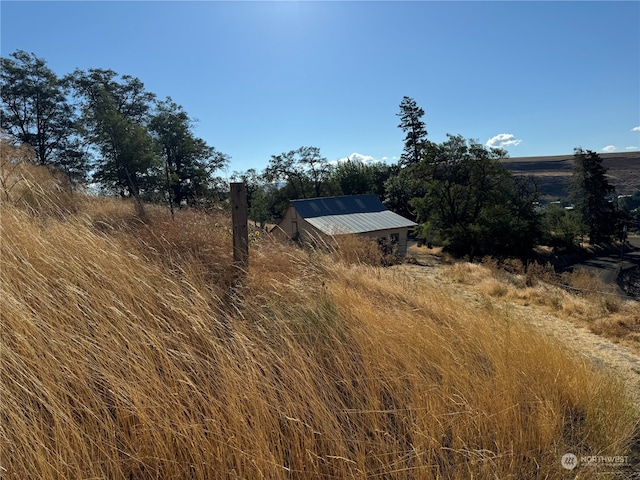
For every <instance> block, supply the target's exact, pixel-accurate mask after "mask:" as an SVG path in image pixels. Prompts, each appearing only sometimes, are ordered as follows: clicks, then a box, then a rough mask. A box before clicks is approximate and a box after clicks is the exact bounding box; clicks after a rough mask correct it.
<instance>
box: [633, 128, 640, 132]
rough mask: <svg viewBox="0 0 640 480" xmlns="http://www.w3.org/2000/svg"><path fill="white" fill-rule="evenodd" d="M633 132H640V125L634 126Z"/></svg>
mask: <svg viewBox="0 0 640 480" xmlns="http://www.w3.org/2000/svg"><path fill="white" fill-rule="evenodd" d="M631 131H632V132H640V127H633V128H632V129H631Z"/></svg>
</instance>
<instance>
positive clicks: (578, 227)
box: [542, 205, 585, 250]
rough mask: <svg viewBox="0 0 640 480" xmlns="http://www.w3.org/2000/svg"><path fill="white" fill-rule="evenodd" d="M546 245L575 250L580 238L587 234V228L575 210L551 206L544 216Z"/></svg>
mask: <svg viewBox="0 0 640 480" xmlns="http://www.w3.org/2000/svg"><path fill="white" fill-rule="evenodd" d="M542 225H543V233H544V235H545V237H546V238H545V244H546V245H549V246H552V247H554V248H557V247H559V248H563V249H568V250H574V249H576V248H577V247H578V238H579V237H580V236H581V235H583V234H584V233H585V226H584V224H583V223H582V221H581V219H580V216H579V215H578V213H577V212H576V211H575V210H567V209H566V208H563V207H561V206H560V205H550V206H549V207H548V208H547V209H546V210H545V211H544V214H543V216H542Z"/></svg>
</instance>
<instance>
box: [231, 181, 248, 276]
mask: <svg viewBox="0 0 640 480" xmlns="http://www.w3.org/2000/svg"><path fill="white" fill-rule="evenodd" d="M248 220H249V218H248V209H247V188H246V186H245V184H244V183H243V182H239V183H232V184H231V223H232V226H233V263H234V265H235V266H236V267H238V268H240V269H243V270H244V269H246V268H247V267H248V266H249V227H248Z"/></svg>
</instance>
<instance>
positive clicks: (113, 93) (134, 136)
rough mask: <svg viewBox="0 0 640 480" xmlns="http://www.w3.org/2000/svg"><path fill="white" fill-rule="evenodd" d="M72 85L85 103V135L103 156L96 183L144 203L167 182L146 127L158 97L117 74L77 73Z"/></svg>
mask: <svg viewBox="0 0 640 480" xmlns="http://www.w3.org/2000/svg"><path fill="white" fill-rule="evenodd" d="M68 81H69V82H70V83H71V84H72V85H73V87H74V89H75V92H76V95H77V98H78V99H79V107H80V109H81V112H82V117H81V125H82V128H83V131H84V134H85V135H86V137H87V138H88V140H89V141H90V142H91V144H92V145H93V146H95V148H96V149H97V151H98V153H99V159H98V161H97V162H96V163H95V165H94V168H95V173H94V181H96V182H98V183H100V184H102V185H103V187H105V188H106V189H109V190H112V191H114V192H117V193H119V194H120V195H122V196H133V197H135V198H136V199H137V200H138V202H139V203H140V196H141V194H146V195H151V194H152V193H153V192H154V191H156V190H157V189H158V186H159V185H160V184H161V182H160V178H162V176H161V164H160V161H159V159H158V157H157V156H156V154H155V151H154V144H153V141H152V139H151V136H150V135H149V131H148V129H147V125H146V122H147V121H148V114H149V111H150V108H151V105H152V102H153V100H154V99H155V96H154V95H153V94H152V93H150V92H147V91H146V90H145V89H144V84H143V83H142V82H141V81H140V80H139V79H137V78H135V77H131V76H129V75H123V76H121V77H120V78H118V75H117V74H116V72H114V71H113V70H103V69H90V70H88V71H87V72H84V71H80V70H76V71H75V72H74V73H73V74H72V75H70V76H69V77H68Z"/></svg>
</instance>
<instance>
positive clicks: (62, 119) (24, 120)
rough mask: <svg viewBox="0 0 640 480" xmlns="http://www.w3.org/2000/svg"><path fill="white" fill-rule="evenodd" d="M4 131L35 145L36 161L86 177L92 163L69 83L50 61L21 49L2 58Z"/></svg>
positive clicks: (76, 179) (74, 178) (77, 178)
mask: <svg viewBox="0 0 640 480" xmlns="http://www.w3.org/2000/svg"><path fill="white" fill-rule="evenodd" d="M0 66H1V71H2V73H1V83H0V97H1V98H2V119H1V126H2V129H3V130H5V131H6V132H7V133H9V134H11V135H13V136H14V137H16V138H17V139H18V140H20V141H21V142H24V143H27V144H29V145H31V147H32V148H33V149H34V152H35V163H36V164H39V165H45V166H48V167H56V168H58V169H60V170H62V171H63V172H65V173H66V174H67V175H68V177H69V178H70V180H72V181H74V182H82V181H84V180H85V178H86V175H87V172H88V169H89V165H88V156H87V154H86V153H85V152H84V151H83V149H82V147H81V144H80V141H79V137H78V132H77V129H76V123H75V120H76V115H75V113H74V110H73V107H72V106H71V105H70V103H69V102H68V100H67V96H66V93H67V85H66V83H65V81H63V80H61V79H59V78H58V77H57V76H56V74H55V73H54V72H53V71H52V70H51V69H50V68H49V67H47V64H46V62H45V61H44V60H43V59H41V58H38V57H36V56H35V55H34V54H33V53H31V54H29V53H26V52H24V51H22V50H17V51H15V52H14V53H12V54H11V55H10V58H2V59H0Z"/></svg>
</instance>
